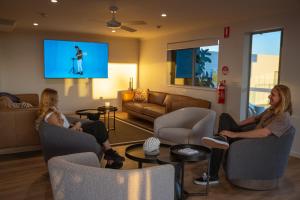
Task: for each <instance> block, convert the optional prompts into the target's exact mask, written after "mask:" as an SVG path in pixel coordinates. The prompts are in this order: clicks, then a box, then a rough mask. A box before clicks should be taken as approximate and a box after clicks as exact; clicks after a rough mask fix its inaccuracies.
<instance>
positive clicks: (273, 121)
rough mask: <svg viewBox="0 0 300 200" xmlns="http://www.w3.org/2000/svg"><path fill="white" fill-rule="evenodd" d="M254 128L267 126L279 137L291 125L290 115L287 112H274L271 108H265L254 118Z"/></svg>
mask: <svg viewBox="0 0 300 200" xmlns="http://www.w3.org/2000/svg"><path fill="white" fill-rule="evenodd" d="M255 120H256V122H257V125H256V129H259V128H267V129H269V130H270V131H271V132H272V133H273V134H274V135H276V136H277V137H280V136H281V135H283V134H284V133H285V132H286V131H287V130H288V129H289V128H290V127H291V116H290V113H289V112H284V113H280V114H275V113H274V111H273V110H272V109H270V108H269V109H267V110H265V111H264V112H263V113H262V114H260V115H258V116H257V117H256V118H255Z"/></svg>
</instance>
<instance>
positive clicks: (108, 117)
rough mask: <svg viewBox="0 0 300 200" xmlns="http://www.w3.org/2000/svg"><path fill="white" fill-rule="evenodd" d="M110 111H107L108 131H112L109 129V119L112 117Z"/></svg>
mask: <svg viewBox="0 0 300 200" xmlns="http://www.w3.org/2000/svg"><path fill="white" fill-rule="evenodd" d="M109 113H110V112H109V111H107V131H110V129H109V119H110V116H109Z"/></svg>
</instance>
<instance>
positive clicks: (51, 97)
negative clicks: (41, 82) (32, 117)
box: [36, 88, 58, 128]
mask: <svg viewBox="0 0 300 200" xmlns="http://www.w3.org/2000/svg"><path fill="white" fill-rule="evenodd" d="M57 102H58V93H57V91H56V90H54V89H51V88H46V89H44V90H43V92H42V94H41V100H40V108H39V116H38V118H37V120H36V128H38V126H39V124H40V122H41V121H42V120H43V119H44V117H45V115H46V114H47V113H48V112H50V111H54V110H55V107H56V106H57Z"/></svg>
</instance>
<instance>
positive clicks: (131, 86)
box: [128, 77, 133, 90]
mask: <svg viewBox="0 0 300 200" xmlns="http://www.w3.org/2000/svg"><path fill="white" fill-rule="evenodd" d="M128 90H133V77H130V78H129V88H128Z"/></svg>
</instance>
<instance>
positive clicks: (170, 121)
mask: <svg viewBox="0 0 300 200" xmlns="http://www.w3.org/2000/svg"><path fill="white" fill-rule="evenodd" d="M215 119H216V112H215V111H213V110H210V109H206V108H199V107H186V108H181V109H179V110H176V111H173V112H170V113H168V114H165V115H162V116H160V117H158V118H156V119H155V121H154V135H155V136H156V137H158V138H161V139H164V140H168V141H171V142H174V143H177V144H199V145H201V144H202V143H201V138H202V137H204V136H208V137H209V136H212V135H213V130H214V126H215Z"/></svg>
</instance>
